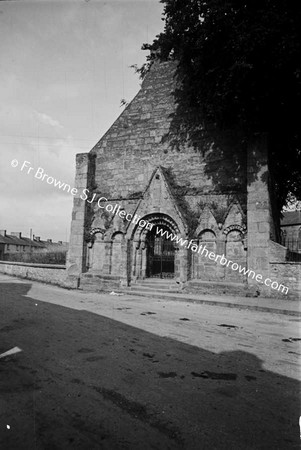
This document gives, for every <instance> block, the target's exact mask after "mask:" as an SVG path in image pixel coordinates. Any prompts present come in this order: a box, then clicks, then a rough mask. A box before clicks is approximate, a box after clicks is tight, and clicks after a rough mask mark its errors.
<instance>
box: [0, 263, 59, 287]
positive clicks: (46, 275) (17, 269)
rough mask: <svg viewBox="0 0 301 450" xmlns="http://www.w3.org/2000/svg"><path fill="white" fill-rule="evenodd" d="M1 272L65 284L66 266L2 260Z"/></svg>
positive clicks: (0, 264)
mask: <svg viewBox="0 0 301 450" xmlns="http://www.w3.org/2000/svg"><path fill="white" fill-rule="evenodd" d="M0 273H5V274H7V275H12V276H15V277H20V278H26V279H28V280H36V281H42V282H44V283H50V284H56V285H59V286H65V279H66V267H65V266H60V265H56V264H29V263H23V262H12V261H0Z"/></svg>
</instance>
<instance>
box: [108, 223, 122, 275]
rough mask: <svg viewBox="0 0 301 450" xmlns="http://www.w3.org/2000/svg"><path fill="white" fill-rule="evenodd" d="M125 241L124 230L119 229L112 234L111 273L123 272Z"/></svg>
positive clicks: (118, 273) (119, 273)
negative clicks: (123, 245)
mask: <svg viewBox="0 0 301 450" xmlns="http://www.w3.org/2000/svg"><path fill="white" fill-rule="evenodd" d="M123 241H124V235H123V233H122V232H120V231H117V232H116V233H114V234H113V235H112V244H111V245H112V248H111V255H110V256H111V258H110V259H111V264H110V268H111V270H110V273H111V274H112V275H116V276H118V275H121V274H122V264H123V248H122V244H123Z"/></svg>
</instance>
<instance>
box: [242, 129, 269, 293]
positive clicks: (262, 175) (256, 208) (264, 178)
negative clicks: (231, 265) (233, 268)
mask: <svg viewBox="0 0 301 450" xmlns="http://www.w3.org/2000/svg"><path fill="white" fill-rule="evenodd" d="M268 181H269V173H268V165H267V141H266V136H265V135H261V136H258V138H257V139H255V140H254V141H253V142H252V145H250V147H249V150H248V187H247V190H248V217H247V220H248V249H247V265H248V269H250V270H253V271H254V272H255V274H256V275H258V274H259V275H261V276H262V280H264V279H265V278H269V276H270V270H269V260H270V255H269V240H270V233H271V230H272V214H271V204H270V195H269V188H268ZM258 280H259V281H258ZM247 281H248V286H249V291H250V292H251V293H253V294H255V293H256V292H257V294H258V292H259V293H260V294H261V295H263V296H264V295H267V296H268V295H269V293H270V288H269V287H267V286H265V285H264V284H263V283H260V277H258V279H257V280H256V278H255V277H254V279H253V274H252V276H248V278H247Z"/></svg>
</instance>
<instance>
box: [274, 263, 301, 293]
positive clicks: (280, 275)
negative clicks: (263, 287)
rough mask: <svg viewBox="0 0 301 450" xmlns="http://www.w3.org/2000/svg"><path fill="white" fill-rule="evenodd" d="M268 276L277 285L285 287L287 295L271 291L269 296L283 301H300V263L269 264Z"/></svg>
mask: <svg viewBox="0 0 301 450" xmlns="http://www.w3.org/2000/svg"><path fill="white" fill-rule="evenodd" d="M270 276H271V278H272V279H273V280H275V281H277V283H278V284H282V285H284V286H287V287H288V289H289V291H288V293H287V295H285V294H283V293H282V292H281V290H279V291H278V290H275V289H272V292H271V296H272V297H275V298H281V299H283V300H285V299H286V298H287V299H291V300H301V262H300V263H298V262H288V261H287V262H282V263H281V262H271V263H270Z"/></svg>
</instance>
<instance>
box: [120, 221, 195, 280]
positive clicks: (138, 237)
mask: <svg viewBox="0 0 301 450" xmlns="http://www.w3.org/2000/svg"><path fill="white" fill-rule="evenodd" d="M141 220H144V221H145V222H146V223H147V225H146V226H144V227H141V226H139V223H138V224H136V226H135V228H133V230H132V232H131V235H130V236H129V241H130V243H131V262H130V265H131V269H130V273H131V278H132V280H135V279H137V278H145V277H148V276H154V272H153V271H152V270H151V266H150V264H152V263H154V261H155V260H154V259H151V258H152V255H153V256H154V254H153V253H152V249H154V248H155V247H153V245H155V242H157V240H158V239H161V238H162V239H163V240H165V243H164V244H163V243H162V245H163V247H162V257H163V256H164V255H165V256H166V257H167V254H166V246H168V247H169V246H170V252H171V255H173V256H172V258H173V259H172V261H173V262H172V267H173V268H172V272H170V271H169V269H166V273H165V275H164V274H163V275H164V276H168V277H170V276H171V273H173V276H177V277H178V276H180V273H182V272H184V271H185V268H184V265H185V264H186V260H185V258H183V254H182V253H183V252H184V251H185V249H182V248H181V249H179V248H178V247H177V246H176V245H175V244H174V242H173V241H172V240H170V239H167V237H166V235H165V236H162V235H159V234H158V235H157V233H156V228H157V227H158V228H162V230H166V231H167V232H168V233H171V234H172V235H177V236H179V237H180V236H181V237H182V236H183V233H181V228H180V226H179V225H178V224H177V223H176V221H175V220H174V219H173V218H172V217H170V216H169V215H167V214H165V213H160V212H155V213H152V214H147V215H145V216H143V217H142V218H141ZM155 227H156V228H155ZM184 236H185V237H186V235H184ZM163 249H164V250H163ZM165 256H164V257H165ZM165 261H167V260H165ZM164 264H165V263H164ZM166 264H167V263H166ZM169 267H171V266H169ZM153 268H154V266H153ZM163 272H164V270H163ZM160 276H161V277H162V269H161V274H160ZM164 276H163V277H164ZM186 276H187V275H186Z"/></svg>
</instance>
